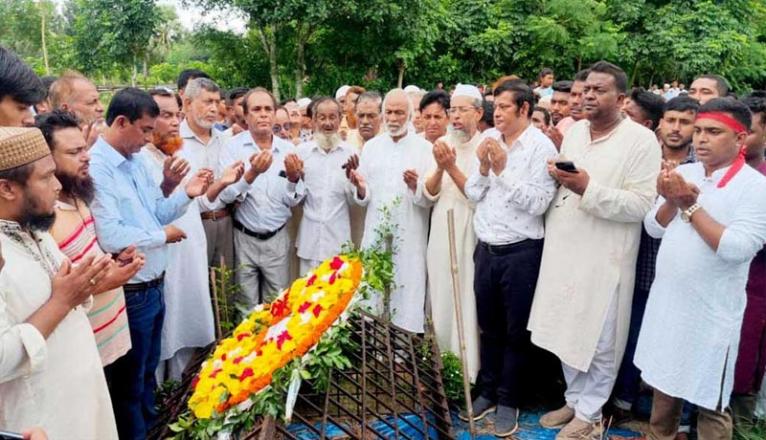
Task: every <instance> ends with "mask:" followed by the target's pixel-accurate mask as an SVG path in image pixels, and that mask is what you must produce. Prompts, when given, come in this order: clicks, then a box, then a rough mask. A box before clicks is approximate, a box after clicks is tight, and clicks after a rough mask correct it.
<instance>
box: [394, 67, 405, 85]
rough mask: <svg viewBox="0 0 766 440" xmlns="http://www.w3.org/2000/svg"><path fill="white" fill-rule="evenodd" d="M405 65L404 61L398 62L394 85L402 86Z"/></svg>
mask: <svg viewBox="0 0 766 440" xmlns="http://www.w3.org/2000/svg"><path fill="white" fill-rule="evenodd" d="M405 68H406V66H405V65H404V61H400V62H399V79H398V80H397V81H396V87H398V88H400V89H401V88H402V87H404V69H405Z"/></svg>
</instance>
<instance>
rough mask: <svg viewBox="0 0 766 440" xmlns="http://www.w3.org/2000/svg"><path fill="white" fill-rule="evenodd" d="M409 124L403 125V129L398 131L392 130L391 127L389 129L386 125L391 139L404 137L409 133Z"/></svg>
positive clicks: (400, 128)
mask: <svg viewBox="0 0 766 440" xmlns="http://www.w3.org/2000/svg"><path fill="white" fill-rule="evenodd" d="M408 124H409V123H406V124H404V125H402V126H401V127H399V129H398V130H391V127H389V126H388V124H386V133H388V135H389V136H391V137H399V136H402V135H404V134H405V133H407V125H408Z"/></svg>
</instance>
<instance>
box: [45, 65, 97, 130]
mask: <svg viewBox="0 0 766 440" xmlns="http://www.w3.org/2000/svg"><path fill="white" fill-rule="evenodd" d="M49 96H50V101H51V106H52V107H53V108H54V109H62V110H67V111H70V112H72V113H74V114H75V115H76V116H77V118H78V119H79V120H80V123H82V124H91V123H93V122H95V121H98V120H100V119H102V118H103V115H104V107H103V106H102V105H101V100H100V99H99V95H98V90H97V89H96V86H95V85H94V84H93V83H92V82H91V81H90V80H89V79H88V78H86V77H85V76H83V75H82V74H80V73H77V72H73V71H70V72H66V73H64V75H62V76H61V77H60V78H59V79H57V80H56V81H54V82H53V84H51V87H50V95H49Z"/></svg>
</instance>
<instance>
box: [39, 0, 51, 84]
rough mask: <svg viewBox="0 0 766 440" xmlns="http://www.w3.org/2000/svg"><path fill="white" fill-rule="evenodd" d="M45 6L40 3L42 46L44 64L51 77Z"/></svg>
mask: <svg viewBox="0 0 766 440" xmlns="http://www.w3.org/2000/svg"><path fill="white" fill-rule="evenodd" d="M45 34H46V32H45V5H44V4H42V3H40V44H41V45H42V48H43V64H44V65H45V74H46V75H50V74H51V69H50V67H49V66H48V45H47V44H46V42H45Z"/></svg>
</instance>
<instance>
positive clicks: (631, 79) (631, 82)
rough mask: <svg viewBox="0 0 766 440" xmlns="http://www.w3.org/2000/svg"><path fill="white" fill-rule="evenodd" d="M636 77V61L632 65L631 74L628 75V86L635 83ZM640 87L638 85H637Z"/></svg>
mask: <svg viewBox="0 0 766 440" xmlns="http://www.w3.org/2000/svg"><path fill="white" fill-rule="evenodd" d="M636 75H638V60H636V62H635V63H633V72H631V73H630V86H631V87H632V86H633V84H635V83H636ZM639 85H640V84H639Z"/></svg>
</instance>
